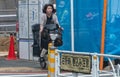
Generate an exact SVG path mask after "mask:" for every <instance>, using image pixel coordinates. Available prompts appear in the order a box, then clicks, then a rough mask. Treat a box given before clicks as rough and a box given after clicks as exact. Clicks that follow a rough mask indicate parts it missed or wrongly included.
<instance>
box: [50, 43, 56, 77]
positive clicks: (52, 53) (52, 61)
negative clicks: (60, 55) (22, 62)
mask: <svg viewBox="0 0 120 77" xmlns="http://www.w3.org/2000/svg"><path fill="white" fill-rule="evenodd" d="M48 77H55V47H54V46H53V44H52V43H49V47H48Z"/></svg>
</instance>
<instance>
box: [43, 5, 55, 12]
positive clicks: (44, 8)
mask: <svg viewBox="0 0 120 77" xmlns="http://www.w3.org/2000/svg"><path fill="white" fill-rule="evenodd" d="M48 6H51V7H52V13H55V12H56V10H55V9H54V7H53V5H52V4H46V5H45V6H44V7H43V13H46V10H47V8H48Z"/></svg>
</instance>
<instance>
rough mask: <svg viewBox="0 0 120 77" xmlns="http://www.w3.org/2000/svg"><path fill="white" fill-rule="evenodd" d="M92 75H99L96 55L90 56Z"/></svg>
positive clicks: (97, 76) (95, 76)
mask: <svg viewBox="0 0 120 77" xmlns="http://www.w3.org/2000/svg"><path fill="white" fill-rule="evenodd" d="M92 77H99V59H98V56H96V55H94V56H92Z"/></svg>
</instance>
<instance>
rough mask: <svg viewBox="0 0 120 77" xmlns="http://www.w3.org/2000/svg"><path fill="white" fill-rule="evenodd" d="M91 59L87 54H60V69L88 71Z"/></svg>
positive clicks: (89, 70)
mask: <svg viewBox="0 0 120 77" xmlns="http://www.w3.org/2000/svg"><path fill="white" fill-rule="evenodd" d="M91 59H92V58H91V56H89V55H77V54H62V56H61V69H62V70H67V71H71V72H79V73H90V72H91V63H92V60H91Z"/></svg>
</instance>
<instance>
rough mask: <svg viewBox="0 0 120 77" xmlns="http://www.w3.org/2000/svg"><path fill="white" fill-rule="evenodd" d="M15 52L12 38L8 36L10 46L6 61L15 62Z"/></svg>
mask: <svg viewBox="0 0 120 77" xmlns="http://www.w3.org/2000/svg"><path fill="white" fill-rule="evenodd" d="M16 59H17V58H16V56H15V50H14V38H13V35H10V46H9V53H8V57H7V60H16Z"/></svg>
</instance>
